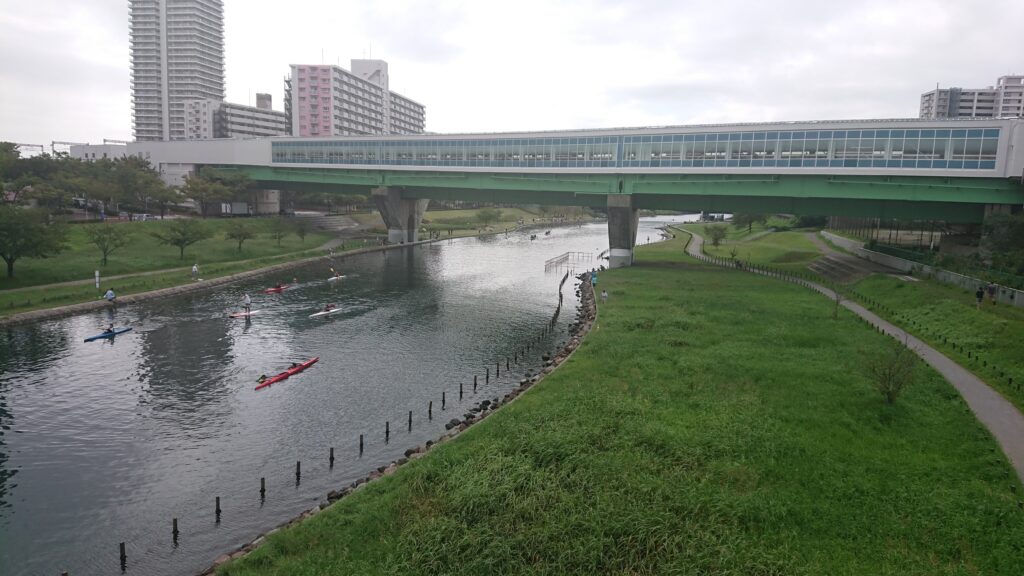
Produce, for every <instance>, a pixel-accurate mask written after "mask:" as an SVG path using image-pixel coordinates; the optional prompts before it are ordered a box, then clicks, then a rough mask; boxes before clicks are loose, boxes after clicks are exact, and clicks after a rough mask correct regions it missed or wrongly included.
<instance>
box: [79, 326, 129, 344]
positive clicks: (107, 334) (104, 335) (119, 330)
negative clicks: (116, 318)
mask: <svg viewBox="0 0 1024 576" xmlns="http://www.w3.org/2000/svg"><path fill="white" fill-rule="evenodd" d="M129 330H131V328H115V329H114V331H113V332H103V333H101V334H97V335H95V336H89V337H88V338H86V339H85V341H86V342H92V341H93V340H100V339H102V338H113V337H114V336H117V335H118V334H124V333H125V332H128V331H129Z"/></svg>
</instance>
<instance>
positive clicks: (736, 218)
mask: <svg viewBox="0 0 1024 576" xmlns="http://www.w3.org/2000/svg"><path fill="white" fill-rule="evenodd" d="M767 221H768V217H767V216H765V215H764V214H733V215H732V225H733V226H735V227H737V228H743V227H744V226H746V227H747V232H748V233H749V232H750V231H751V230H752V229H753V227H754V224H764V223H765V222H767Z"/></svg>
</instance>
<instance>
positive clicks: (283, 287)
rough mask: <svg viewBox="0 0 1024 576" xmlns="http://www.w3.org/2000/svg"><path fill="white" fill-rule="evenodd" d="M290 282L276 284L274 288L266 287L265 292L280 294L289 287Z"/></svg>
mask: <svg viewBox="0 0 1024 576" xmlns="http://www.w3.org/2000/svg"><path fill="white" fill-rule="evenodd" d="M288 286H289V284H282V285H281V286H274V287H273V288H265V289H264V290H263V293H264V294H280V293H281V292H284V291H285V290H286V289H287V288H288Z"/></svg>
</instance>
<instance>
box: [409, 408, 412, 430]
mask: <svg viewBox="0 0 1024 576" xmlns="http://www.w3.org/2000/svg"><path fill="white" fill-rule="evenodd" d="M409 432H412V410H409Z"/></svg>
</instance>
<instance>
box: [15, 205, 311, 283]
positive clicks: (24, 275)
mask: <svg viewBox="0 0 1024 576" xmlns="http://www.w3.org/2000/svg"><path fill="white" fill-rule="evenodd" d="M232 221H237V220H231V219H221V218H210V219H207V220H205V221H204V222H203V224H204V226H206V227H207V228H209V229H210V230H211V231H212V232H213V234H214V235H213V236H212V237H211V238H209V239H207V240H203V241H201V242H198V243H196V244H193V245H192V246H190V247H188V248H186V249H185V259H184V260H182V259H181V258H179V253H178V249H177V248H175V247H173V246H164V245H161V244H160V243H159V242H158V241H157V239H156V238H155V237H153V236H152V233H153V232H157V231H159V230H161V229H162V228H164V227H166V226H168V225H169V224H170V221H169V220H166V221H149V222H121V223H116V224H113V225H114V226H118V227H125V228H127V229H129V230H131V233H132V236H131V241H130V243H129V244H128V245H127V246H125V247H123V248H120V249H119V250H117V251H116V252H114V253H113V254H111V255H110V258H109V260H108V262H107V265H106V266H101V265H100V259H101V257H102V254H101V253H100V251H99V249H97V248H96V246H94V245H93V244H90V243H89V241H88V238H87V237H86V233H85V230H86V228H87V227H90V226H98V224H75V225H71V226H69V227H68V247H67V249H66V250H64V251H63V252H61V253H60V254H59V255H57V256H54V257H52V258H42V259H39V258H25V259H21V260H18V262H17V263H16V264H15V267H14V274H15V277H14V278H13V279H8V278H6V277H3V278H0V290H7V289H12V288H24V287H27V286H37V285H40V284H51V283H56V282H67V281H71V280H83V279H90V278H92V277H93V273H94V271H95V270H99V271H100V274H101V276H103V277H106V276H113V275H121V274H132V273H136V272H147V271H152V270H163V269H168V268H181V267H189V268H191V266H192V264H195V263H198V264H199V267H200V271H201V272H203V273H204V274H205V272H206V270H205V268H206V265H207V264H213V263H222V262H233V261H238V260H249V259H253V258H265V257H272V256H278V255H282V254H288V253H293V252H299V251H302V250H308V249H310V248H314V247H316V246H319V245H321V244H323V243H324V242H325V241H327V240H328V239H330V238H331V236H330V235H328V234H324V233H321V232H313V231H310V233H309V234H307V235H306V239H305V241H302V240H300V239H299V237H298V236H296V235H295V234H289V235H288V236H286V237H284V238H283V239H282V240H281V245H280V246H278V245H277V241H276V240H275V239H273V238H271V237H270V234H269V232H270V226H271V219H269V218H251V219H246V220H245V223H247V224H250V225H251V226H252V227H253V228H254V230H255V231H256V232H257V236H256V237H255V238H253V239H251V240H246V241H245V243H244V244H243V245H242V251H241V252H239V251H238V245H237V243H236V242H235V241H233V240H229V239H226V238H225V237H224V232H225V230H226V227H227V225H228V224H229V223H230V222H232Z"/></svg>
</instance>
